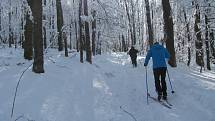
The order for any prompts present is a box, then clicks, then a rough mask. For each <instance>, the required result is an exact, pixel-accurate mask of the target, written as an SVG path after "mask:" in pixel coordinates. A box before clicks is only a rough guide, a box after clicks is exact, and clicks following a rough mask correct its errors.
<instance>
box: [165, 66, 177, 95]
mask: <svg viewBox="0 0 215 121" xmlns="http://www.w3.org/2000/svg"><path fill="white" fill-rule="evenodd" d="M166 71H167V75H168V78H169V84H170V87H171V90H172V91H171V92H172V93H175V91H174V90H173V88H172V83H171V80H170V77H169V72H168V69H166Z"/></svg>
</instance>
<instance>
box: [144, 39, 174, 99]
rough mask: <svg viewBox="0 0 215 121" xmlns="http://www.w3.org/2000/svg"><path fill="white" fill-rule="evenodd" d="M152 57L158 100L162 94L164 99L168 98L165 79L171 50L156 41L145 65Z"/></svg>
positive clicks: (145, 64)
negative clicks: (167, 60)
mask: <svg viewBox="0 0 215 121" xmlns="http://www.w3.org/2000/svg"><path fill="white" fill-rule="evenodd" d="M150 57H152V61H153V73H154V79H155V87H156V91H157V93H158V100H159V101H160V99H161V97H162V96H163V99H164V100H167V92H166V90H167V87H166V81H165V78H166V70H167V65H166V60H165V59H169V57H170V55H169V52H168V51H167V50H166V48H164V47H163V46H162V45H160V44H159V43H158V42H156V43H155V44H154V45H153V46H152V47H151V48H150V50H149V51H148V53H147V55H146V59H145V63H144V66H147V65H148V62H149V60H150ZM160 78H161V79H160Z"/></svg>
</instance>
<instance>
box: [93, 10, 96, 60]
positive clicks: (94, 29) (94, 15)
mask: <svg viewBox="0 0 215 121" xmlns="http://www.w3.org/2000/svg"><path fill="white" fill-rule="evenodd" d="M92 16H93V19H94V20H93V22H92V31H93V33H92V52H93V56H95V55H96V11H95V10H94V11H93V12H92Z"/></svg>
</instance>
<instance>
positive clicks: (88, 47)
mask: <svg viewBox="0 0 215 121" xmlns="http://www.w3.org/2000/svg"><path fill="white" fill-rule="evenodd" d="M84 15H85V16H86V17H89V16H88V4H87V0H84ZM85 39H86V61H87V62H89V63H90V64H92V50H91V43H90V28H89V22H88V21H85Z"/></svg>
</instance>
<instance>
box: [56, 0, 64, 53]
mask: <svg viewBox="0 0 215 121" xmlns="http://www.w3.org/2000/svg"><path fill="white" fill-rule="evenodd" d="M56 8H57V31H58V51H63V40H62V27H63V10H62V6H61V0H56Z"/></svg>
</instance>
